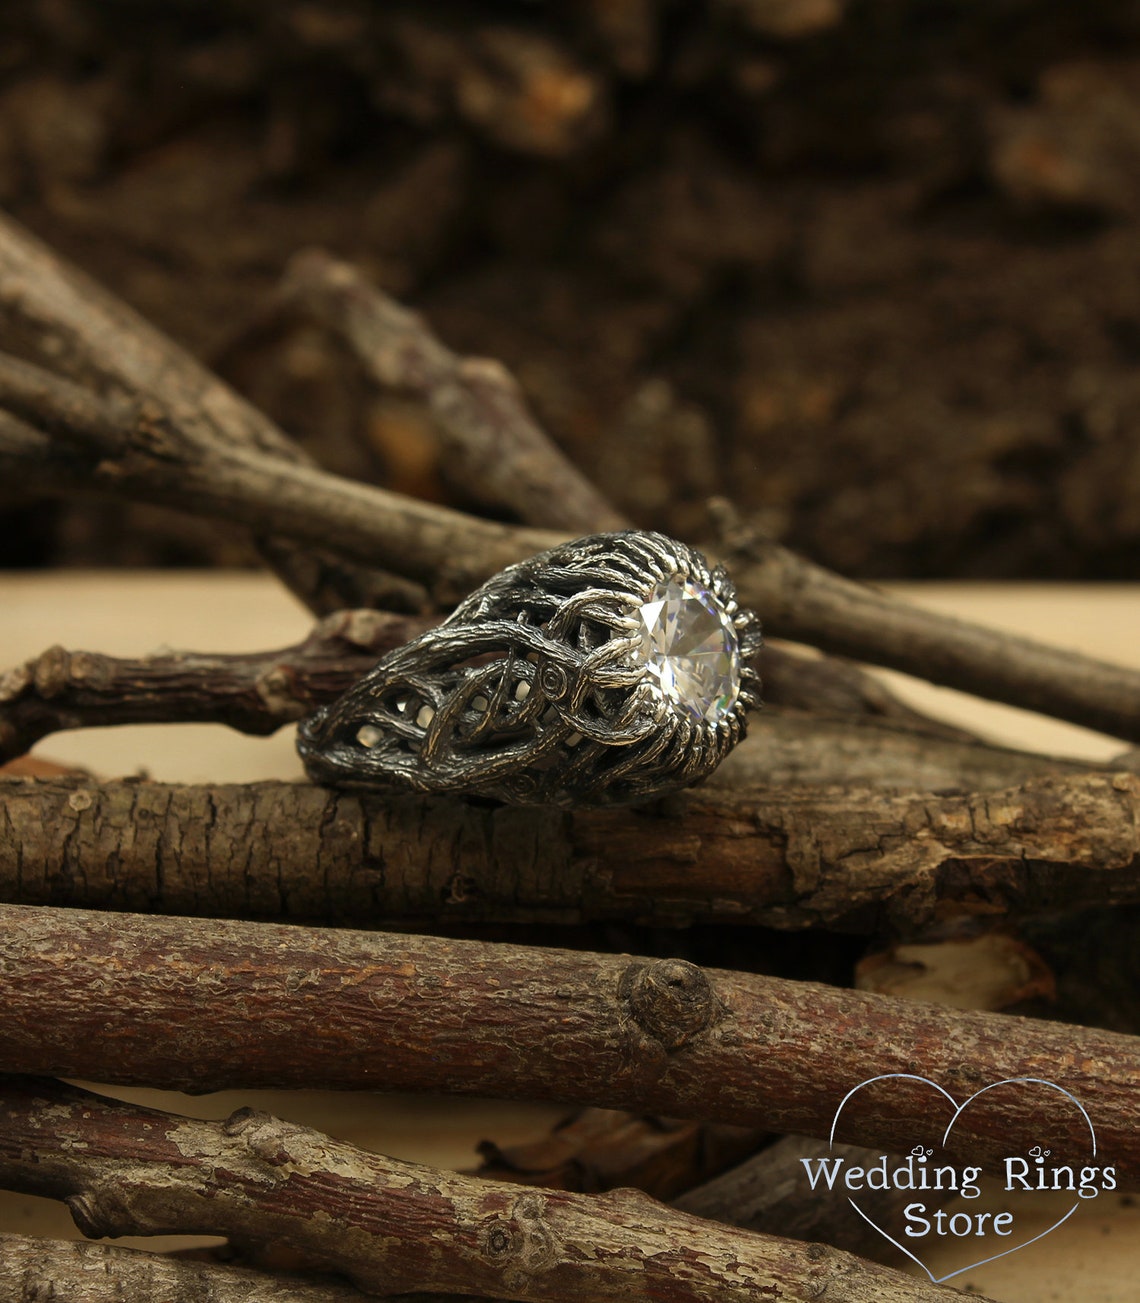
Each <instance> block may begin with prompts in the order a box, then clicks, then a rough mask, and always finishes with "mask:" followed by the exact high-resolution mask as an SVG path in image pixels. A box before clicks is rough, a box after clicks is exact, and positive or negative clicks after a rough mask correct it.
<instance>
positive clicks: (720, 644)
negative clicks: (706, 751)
mask: <svg viewBox="0 0 1140 1303" xmlns="http://www.w3.org/2000/svg"><path fill="white" fill-rule="evenodd" d="M637 615H638V618H639V621H640V630H639V632H640V646H639V648H638V654H639V658H640V659H641V660H642V662H643V664H644V667H645V671H646V673H647V674H649V676H650V677H651V679H652V680H653V682H654V683H655V685H656V687H657V688H658V690H659V691H660V693H661V696H662V697H663V698H664V699H665V700H666V701H667V702H669V703H670V704H671V705H672V706H673V708H674V709H675V710H676V711H678V713H680V714H683V715H688V716H690V717H691V718H693V719H696V720H702V719H703V720H707V721H708V722H709V723H712V724H715V723H716V722H717V720H719V719H720V718H721V717H722V716H724V715H726V714H728V712H729V711H730V710H731V709H732V708H733V706H734V705H735V704H736V699H737V697H738V695H739V693H740V650H739V640H738V638H737V634H736V629H735V627H734V625H733V622H732V616H731V615H729V613H728V612H727V611H726V610H725V609H724V607H723V606H722V605H721V604H720V602H719V601H718V600H717V598H716V597H714V596H713V594H712V593H710V592H709V591H708V589H706V588H704V587H702V586H701V585H700V584H698V583H695V582H694V581H693V580H691V579H689V578H688V577H687V576H685V575H673V576H672V578H670V579H666V580H664V581H663V582H661V583H659V584H658V585H657V586H656V588H654V590H653V592H652V593H651V594H650V596H649V598H648V600H647V601H646V602H644V603H643V604H642V606H640V607H639V608H638V611H637Z"/></svg>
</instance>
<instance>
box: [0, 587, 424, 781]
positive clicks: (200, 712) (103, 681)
mask: <svg viewBox="0 0 1140 1303" xmlns="http://www.w3.org/2000/svg"><path fill="white" fill-rule="evenodd" d="M426 624H427V622H426V621H425V620H422V619H418V618H416V617H413V616H401V615H391V614H388V613H385V612H381V611H340V612H338V613H337V614H335V615H330V616H327V617H326V618H325V619H324V620H323V621H321V623H320V624H319V625H317V627H316V628H315V629H314V630H313V631H312V633H310V634H309V636H308V637H307V638H306V639H305V640H304V641H303V642H300V643H298V644H297V645H296V646H294V647H287V648H284V649H282V650H280V651H275V652H261V653H250V654H228V655H210V654H205V653H201V652H172V653H166V654H163V655H158V656H147V657H143V658H141V659H121V658H118V657H114V656H103V655H100V654H99V653H96V652H83V651H79V652H72V651H65V650H64V649H63V648H62V647H50V648H49V649H48V650H47V651H45V652H43V653H42V654H41V655H39V656H37V657H36V658H35V659H34V660H31V661H28V662H27V663H26V664H24V665H22V666H19V667H18V668H16V669H13V670H9V671H8V672H7V673H6V674H0V763H4V762H5V761H7V760H11V759H13V758H14V757H16V756H20V755H23V754H24V753H25V752H26V751H28V750H29V749H30V748H31V747H32V746H34V745H35V743H36V742H38V741H39V740H40V739H41V738H44V737H47V736H48V735H49V734H51V733H56V732H59V731H61V730H64V729H73V728H91V727H98V726H106V725H108V724H150V723H218V724H227V725H229V727H230V728H233V729H237V730H238V731H239V732H242V733H250V734H254V735H255V736H264V735H266V734H269V733H273V732H274V731H276V730H277V729H279V728H281V727H282V726H283V725H285V724H288V723H290V722H292V721H294V720H297V719H300V717H301V716H302V715H305V714H308V713H309V712H310V711H312V710H314V709H315V708H316V707H317V706H319V705H321V704H322V703H324V702H327V701H332V700H333V699H335V698H336V697H338V696H339V695H340V694H341V693H342V692H344V691H345V690H346V689H347V688H348V687H350V686H351V685H352V684H353V683H355V682H356V680H357V679H359V678H360V677H361V676H362V675H363V674H365V673H366V672H367V671H368V670H369V669H370V668H371V667H372V666H373V665H374V664H375V663H376V660H377V658H378V657H380V656H381V655H383V653H384V652H386V651H389V650H390V649H391V648H393V647H398V646H400V645H402V644H403V643H405V642H407V641H408V640H409V639H410V638H414V637H415V636H416V635H417V634H419V633H421V632H422V631H423V629H424V628H425V627H426Z"/></svg>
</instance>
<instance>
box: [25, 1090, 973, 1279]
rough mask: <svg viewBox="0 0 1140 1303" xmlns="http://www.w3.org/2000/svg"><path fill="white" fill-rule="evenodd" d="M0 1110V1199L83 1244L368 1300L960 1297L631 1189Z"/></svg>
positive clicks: (113, 1105) (256, 1125)
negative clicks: (554, 1186) (111, 1242)
mask: <svg viewBox="0 0 1140 1303" xmlns="http://www.w3.org/2000/svg"><path fill="white" fill-rule="evenodd" d="M8 1082H9V1084H8V1085H7V1086H6V1087H5V1088H4V1089H3V1093H2V1095H0V1184H3V1185H7V1186H14V1187H16V1188H19V1189H22V1190H26V1191H29V1192H33V1193H36V1194H44V1195H48V1196H50V1197H54V1198H65V1199H66V1200H67V1205H68V1208H69V1209H70V1211H71V1213H72V1216H73V1217H74V1218H75V1221H76V1224H77V1225H78V1226H79V1228H80V1229H81V1230H82V1231H84V1232H85V1233H86V1234H88V1235H121V1234H125V1233H135V1234H137V1233H140V1232H141V1233H143V1234H160V1233H163V1232H168V1231H193V1232H197V1233H204V1234H214V1235H226V1236H228V1237H230V1238H232V1239H234V1240H236V1241H238V1242H239V1243H241V1242H249V1243H253V1244H265V1243H267V1242H269V1241H273V1240H277V1241H288V1242H289V1243H291V1244H292V1245H293V1246H295V1247H296V1248H297V1249H298V1250H299V1251H300V1252H301V1253H302V1254H304V1255H305V1256H306V1258H311V1259H312V1260H314V1261H317V1262H320V1263H321V1264H322V1265H323V1266H325V1267H326V1268H328V1269H330V1270H333V1271H337V1272H339V1273H343V1274H344V1275H345V1276H347V1277H348V1278H349V1279H351V1280H352V1281H353V1282H354V1283H355V1284H356V1286H357V1287H358V1288H359V1289H361V1290H364V1291H366V1292H368V1293H371V1294H379V1295H390V1294H393V1293H398V1292H400V1291H404V1290H447V1291H452V1292H459V1291H462V1292H463V1293H464V1294H468V1295H469V1294H472V1293H474V1294H477V1295H482V1296H491V1297H495V1298H500V1297H503V1298H509V1299H517V1300H524V1301H526V1303H564V1301H568V1300H577V1299H583V1298H584V1299H590V1300H596V1301H597V1303H608V1301H610V1300H613V1301H617V1300H620V1301H621V1303H631V1301H632V1300H644V1301H645V1303H649V1301H650V1300H652V1301H653V1303H755V1300H757V1299H758V1298H768V1297H778V1298H784V1299H796V1300H804V1303H808V1300H817V1299H819V1298H820V1297H821V1296H823V1295H825V1294H829V1295H830V1296H832V1297H834V1298H837V1299H840V1298H841V1299H844V1300H850V1303H872V1300H875V1301H876V1303H928V1301H929V1303H935V1301H936V1300H942V1299H950V1298H957V1297H959V1295H958V1294H957V1292H956V1291H953V1290H948V1289H945V1288H942V1287H940V1286H936V1285H928V1284H926V1283H924V1282H920V1281H916V1280H913V1279H911V1278H910V1277H907V1276H903V1275H901V1274H899V1273H898V1272H895V1271H892V1270H890V1269H889V1268H885V1267H879V1266H876V1265H874V1264H872V1263H867V1262H863V1261H861V1260H860V1259H858V1258H854V1257H851V1256H850V1255H848V1254H845V1253H840V1252H838V1251H836V1250H834V1249H828V1248H825V1247H824V1246H822V1245H818V1244H817V1245H805V1244H799V1243H796V1242H795V1241H792V1240H782V1239H776V1238H774V1237H771V1236H766V1235H755V1234H751V1233H749V1232H745V1231H740V1230H737V1229H735V1228H729V1227H724V1226H719V1225H717V1224H716V1223H712V1222H706V1221H703V1220H701V1219H700V1218H696V1217H692V1216H690V1215H688V1214H686V1213H682V1212H677V1211H675V1210H674V1209H671V1208H668V1207H666V1206H664V1205H662V1204H659V1203H657V1202H656V1201H654V1200H653V1199H650V1198H649V1197H648V1196H646V1195H643V1194H642V1193H641V1192H640V1191H633V1190H618V1191H614V1192H611V1193H608V1194H597V1195H584V1194H574V1193H568V1192H564V1191H555V1190H549V1191H547V1190H538V1189H534V1188H532V1187H528V1186H519V1185H511V1184H507V1183H505V1182H499V1181H481V1180H479V1179H477V1178H475V1177H470V1176H461V1175H458V1174H456V1173H451V1172H443V1171H437V1170H435V1169H433V1168H430V1167H424V1166H421V1165H419V1164H415V1163H402V1162H399V1161H397V1160H394V1159H389V1158H384V1157H382V1156H380V1155H378V1154H370V1153H366V1152H365V1151H363V1150H360V1149H355V1148H353V1147H352V1146H350V1145H345V1144H341V1143H339V1142H337V1141H335V1140H332V1139H330V1138H329V1137H327V1136H323V1135H321V1134H319V1133H318V1132H314V1131H311V1130H309V1129H308V1128H306V1127H301V1126H296V1125H294V1124H292V1123H288V1122H283V1121H280V1120H279V1119H276V1118H273V1117H270V1116H268V1115H267V1114H264V1113H259V1112H256V1111H254V1110H253V1109H240V1110H239V1111H238V1112H237V1113H235V1114H233V1115H232V1116H231V1117H230V1118H229V1119H228V1120H227V1121H225V1122H201V1121H196V1120H191V1119H189V1118H180V1117H176V1116H172V1115H170V1114H166V1113H159V1112H157V1111H155V1110H151V1109H144V1108H140V1107H139V1106H137V1105H133V1104H122V1103H119V1102H117V1101H110V1100H104V1099H100V1098H99V1097H98V1096H94V1095H90V1094H88V1093H87V1092H85V1091H78V1090H75V1089H74V1088H71V1087H66V1086H59V1085H56V1084H55V1083H52V1082H24V1081H21V1080H20V1079H19V1078H9V1079H8Z"/></svg>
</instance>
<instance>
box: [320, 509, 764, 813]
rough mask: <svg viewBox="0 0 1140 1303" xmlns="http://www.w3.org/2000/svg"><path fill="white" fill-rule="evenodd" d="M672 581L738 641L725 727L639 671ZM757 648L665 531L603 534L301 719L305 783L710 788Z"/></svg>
mask: <svg viewBox="0 0 1140 1303" xmlns="http://www.w3.org/2000/svg"><path fill="white" fill-rule="evenodd" d="M677 577H680V578H681V579H683V580H684V579H687V580H690V581H692V582H695V583H697V584H699V585H701V586H702V587H704V588H705V589H706V590H707V591H708V592H709V593H711V594H712V596H713V597H714V598H715V599H716V601H717V602H718V603H719V604H720V606H721V608H722V609H723V611H724V612H725V614H726V615H727V616H728V617H729V619H730V622H731V625H732V627H733V628H734V630H735V633H736V637H737V640H738V648H739V657H740V662H739V671H740V687H739V691H738V694H737V697H736V700H735V702H734V703H732V704H731V706H730V708H729V709H728V710H727V712H726V713H725V714H723V715H721V717H720V718H718V719H716V720H710V719H708V718H703V717H694V713H693V712H691V711H686V710H683V709H679V708H678V706H677V705H676V704H675V703H674V702H672V701H670V700H669V699H668V698H667V697H666V696H665V695H663V693H662V691H661V689H660V688H659V687H658V685H657V684H656V683H655V682H654V681H653V677H652V676H651V675H650V674H649V673H648V671H647V669H646V667H645V665H644V663H640V664H639V663H638V647H639V635H638V629H639V627H640V626H639V623H638V612H639V609H640V607H641V606H642V605H643V604H644V603H645V602H646V601H647V600H648V599H649V597H650V596H651V595H652V594H653V592H654V589H655V588H656V587H657V585H659V584H661V583H663V582H668V581H669V580H670V579H673V578H677ZM759 647H760V629H759V622H758V620H757V618H756V616H755V615H754V614H753V613H752V612H751V611H740V610H739V609H738V608H737V603H736V593H735V589H734V588H733V586H732V583H731V581H730V580H729V578H728V576H727V574H726V573H725V571H724V569H723V568H722V567H720V566H718V567H716V568H715V569H711V568H710V567H709V564H708V562H707V561H706V560H705V558H704V557H703V556H702V555H701V554H700V553H699V552H697V551H695V550H694V549H692V548H690V547H687V546H686V545H685V544H683V543H678V542H677V541H676V540H674V539H671V538H668V537H666V536H665V535H664V534H656V533H649V532H642V531H637V530H628V531H626V532H623V533H619V534H595V535H591V536H590V537H588V538H581V539H578V540H576V541H575V542H572V543H567V544H564V545H563V546H561V547H556V548H553V549H552V550H551V551H549V552H543V553H540V554H539V555H538V556H534V557H531V558H530V559H529V560H527V561H523V562H520V563H519V564H518V565H513V566H510V567H508V568H507V569H506V570H503V571H501V572H500V573H499V574H497V575H495V576H494V577H493V578H492V579H490V580H488V581H487V583H485V584H484V585H483V586H482V587H481V588H479V589H477V590H476V591H475V592H474V593H472V594H471V596H470V597H468V598H467V599H466V601H464V602H463V603H462V604H461V605H460V606H458V607H457V608H456V609H455V611H454V612H453V613H452V614H451V615H450V616H449V617H448V618H447V619H446V620H445V621H444V622H443V623H442V624H440V625H439V626H438V627H437V628H435V629H431V630H429V631H428V632H427V633H424V634H422V635H421V636H420V637H419V638H416V639H415V640H413V641H412V642H410V643H407V644H406V645H405V646H403V647H399V648H396V649H395V650H394V651H391V652H389V653H388V654H387V655H385V656H384V657H383V659H382V660H381V661H380V662H379V663H378V664H377V665H376V667H375V669H373V670H372V671H370V672H369V673H368V674H367V675H365V677H364V678H363V679H361V680H360V681H359V682H358V683H357V684H355V685H354V686H353V687H352V688H350V689H349V691H348V692H347V693H345V695H344V696H342V697H341V698H340V700H339V701H336V702H334V703H333V704H332V705H330V706H326V707H324V708H323V709H322V710H319V711H317V712H316V713H315V714H314V715H311V716H309V717H308V718H307V719H305V720H303V721H302V723H301V726H300V731H299V734H298V741H297V747H298V750H299V751H300V754H301V757H302V759H303V760H304V762H305V768H306V770H307V772H308V774H309V776H310V777H311V778H312V779H313V780H314V781H315V782H318V783H325V784H329V785H332V786H337V787H364V788H371V787H377V786H397V787H403V788H410V789H412V790H415V791H418V792H449V793H462V794H466V795H476V796H485V797H490V798H493V799H495V800H499V801H504V802H508V803H511V804H524V805H534V804H552V805H563V806H573V805H602V804H605V805H609V804H624V803H627V802H635V801H644V800H649V799H651V798H653V797H655V796H660V795H661V794H663V793H666V792H670V791H674V790H676V789H678V788H682V787H687V786H689V785H690V784H692V783H696V782H699V781H700V780H701V779H703V778H706V777H707V776H708V775H709V774H710V773H712V771H713V770H714V769H715V768H716V767H717V765H718V764H719V763H720V761H721V760H722V759H723V758H724V757H725V756H726V755H727V754H728V752H729V751H730V750H731V749H732V748H733V747H734V746H735V745H736V743H737V742H738V741H739V740H740V739H741V737H743V736H744V731H745V712H746V711H747V710H748V709H749V708H751V707H754V706H757V705H759V686H760V680H759V676H758V675H757V673H756V671H755V670H754V669H753V668H752V666H751V664H750V663H749V662H750V659H751V658H752V657H753V656H754V655H755V654H756V652H757V651H758V650H759Z"/></svg>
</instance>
